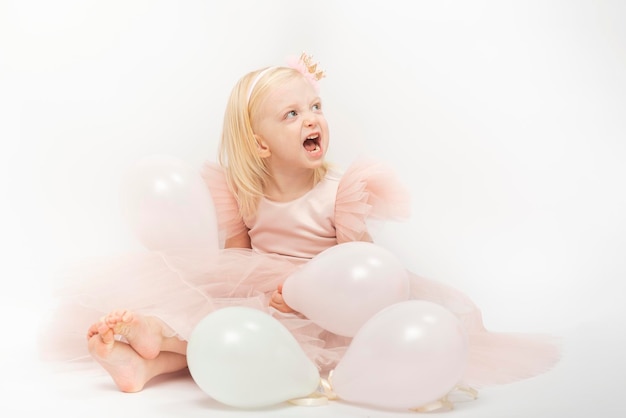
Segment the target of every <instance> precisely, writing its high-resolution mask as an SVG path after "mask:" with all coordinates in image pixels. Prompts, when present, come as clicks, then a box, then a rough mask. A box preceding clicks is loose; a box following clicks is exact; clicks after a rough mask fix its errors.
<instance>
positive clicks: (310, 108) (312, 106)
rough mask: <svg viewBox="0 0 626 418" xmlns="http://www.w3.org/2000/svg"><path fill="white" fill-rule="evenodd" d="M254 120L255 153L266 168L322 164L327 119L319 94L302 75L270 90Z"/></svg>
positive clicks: (324, 152) (311, 166)
mask: <svg viewBox="0 0 626 418" xmlns="http://www.w3.org/2000/svg"><path fill="white" fill-rule="evenodd" d="M255 120H256V123H254V126H253V128H254V133H255V137H256V139H257V143H258V150H259V156H260V157H261V158H265V159H266V161H267V163H268V167H269V168H270V169H272V170H278V169H281V168H282V169H286V170H292V169H302V168H306V169H314V168H317V167H319V166H320V165H321V164H322V162H323V160H324V156H325V155H326V151H327V149H328V141H329V137H328V123H327V122H326V119H325V118H324V114H323V112H322V102H321V100H320V98H319V96H318V95H317V93H316V92H315V89H314V88H313V86H312V85H311V84H310V83H309V82H308V81H307V80H305V79H304V78H303V77H294V78H293V79H291V80H289V81H287V82H286V83H284V84H282V85H281V86H279V87H276V88H275V89H273V90H272V91H270V92H269V93H268V94H267V96H266V97H265V99H264V101H263V102H262V103H261V107H260V109H259V114H258V116H257V117H256V118H255Z"/></svg>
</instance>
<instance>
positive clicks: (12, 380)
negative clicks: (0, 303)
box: [0, 306, 626, 418]
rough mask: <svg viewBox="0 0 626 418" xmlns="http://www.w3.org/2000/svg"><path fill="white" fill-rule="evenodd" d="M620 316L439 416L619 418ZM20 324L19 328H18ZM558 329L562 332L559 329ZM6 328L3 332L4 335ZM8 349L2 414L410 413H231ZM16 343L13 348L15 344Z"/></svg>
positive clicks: (20, 335)
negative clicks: (540, 370) (550, 364)
mask: <svg viewBox="0 0 626 418" xmlns="http://www.w3.org/2000/svg"><path fill="white" fill-rule="evenodd" d="M4 308H6V309H7V312H6V313H5V315H4V316H5V318H9V316H8V314H12V316H11V317H12V318H16V317H17V318H19V317H21V319H18V320H14V319H11V321H10V324H13V325H15V324H18V323H21V324H22V325H24V324H28V321H27V320H28V315H26V310H20V309H17V308H16V309H12V308H11V307H10V306H4ZM625 318H626V315H624V311H623V310H622V311H621V312H618V311H616V312H615V314H614V315H611V317H606V318H601V319H598V320H594V321H593V322H589V323H582V322H581V323H579V324H577V325H575V326H573V327H570V328H569V331H567V333H566V334H565V335H563V337H564V338H565V343H564V348H565V351H564V357H563V360H562V361H561V362H560V363H559V364H558V366H557V367H556V368H555V369H553V370H552V371H550V372H549V373H547V374H544V375H542V376H539V377H536V378H533V379H529V380H525V381H522V382H518V383H514V384H510V385H505V386H500V387H493V388H485V389H483V390H481V391H480V392H479V397H478V399H477V400H474V401H465V402H458V403H456V405H455V408H454V409H453V410H452V411H449V412H445V413H444V414H445V415H447V416H455V417H481V418H488V417H498V418H501V417H533V418H536V417H574V416H575V417H594V418H605V417H622V416H623V407H624V406H623V405H624V404H623V400H622V399H623V398H622V396H623V384H622V380H621V379H622V378H623V376H624V372H626V360H624V353H625V352H626V336H625V333H624V329H626V328H625V326H626V320H625ZM20 321H22V322H20ZM565 328H566V327H564V329H565ZM9 329H11V328H9ZM12 335H13V337H15V338H14V339H13V340H12V342H11V344H9V341H7V340H5V342H4V344H2V350H3V355H2V363H0V364H1V368H0V370H1V372H2V380H1V387H0V393H2V399H3V401H2V404H3V405H2V407H1V409H2V410H3V413H2V415H3V416H5V417H26V416H28V417H33V416H35V417H37V416H43V415H44V414H53V413H54V414H56V415H62V416H65V417H68V416H69V417H78V416H81V417H90V418H96V417H111V416H150V417H174V416H176V417H181V416H185V417H208V416H220V417H222V416H225V417H248V416H267V417H270V416H272V417H274V416H283V417H287V416H290V417H312V416H315V417H321V416H328V417H331V416H332V417H339V416H345V417H401V416H407V415H410V414H415V413H413V412H410V411H406V412H404V411H383V410H375V409H372V408H364V407H359V406H357V405H351V404H348V403H345V402H342V401H337V400H333V401H329V402H328V404H327V405H322V406H297V405H293V404H290V403H284V404H279V405H275V406H274V407H271V408H266V409H263V410H239V409H236V408H231V407H229V406H225V405H222V404H220V403H218V402H216V401H214V400H213V399H211V398H210V397H208V396H207V395H206V394H205V393H204V392H202V391H201V390H200V389H199V388H198V386H196V384H195V382H194V381H193V379H192V378H191V377H190V376H189V375H188V374H186V373H180V374H176V375H172V376H169V377H167V378H162V379H158V380H156V381H154V382H152V383H150V384H149V385H148V386H147V387H146V388H145V390H144V391H142V392H140V393H136V394H124V393H121V392H118V391H117V390H116V388H115V387H114V385H113V383H112V381H111V380H110V378H109V377H108V376H107V375H106V374H105V373H104V372H103V371H102V370H100V369H99V367H97V366H95V365H94V364H93V363H92V362H90V361H85V363H83V364H76V365H75V367H74V368H73V369H72V370H71V371H59V370H58V369H55V368H52V367H50V366H49V365H44V364H42V363H40V362H39V361H38V360H37V359H36V356H35V351H34V344H33V342H34V340H33V338H29V335H31V333H30V332H29V331H28V327H24V328H21V327H19V326H15V327H14V329H13V333H12ZM15 342H17V344H15Z"/></svg>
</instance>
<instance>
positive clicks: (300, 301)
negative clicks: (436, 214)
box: [283, 242, 409, 337]
mask: <svg viewBox="0 0 626 418" xmlns="http://www.w3.org/2000/svg"><path fill="white" fill-rule="evenodd" d="M283 298H284V299H285V302H286V303H287V304H288V305H289V306H290V307H291V308H293V309H295V310H296V311H298V312H300V313H302V314H303V315H305V316H306V317H307V318H309V319H310V320H311V321H313V322H315V323H316V324H318V325H319V326H321V327H322V328H324V329H327V330H329V331H331V332H334V333H335V334H339V335H344V336H348V337H352V336H354V335H355V334H356V333H357V331H358V330H359V328H361V326H362V325H363V324H364V323H365V322H366V321H367V320H368V319H370V318H371V317H372V316H373V315H374V314H376V313H377V312H379V311H380V310H381V309H383V308H385V307H387V306H390V305H393V304H394V303H397V302H401V301H406V300H407V299H408V298H409V279H408V273H407V271H406V268H405V267H404V266H403V265H402V263H401V262H400V260H399V259H398V258H397V257H396V256H395V255H394V254H393V253H391V252H390V251H389V250H387V249H385V248H383V247H381V246H378V245H375V244H372V243H369V242H348V243H344V244H339V245H336V246H334V247H331V248H329V249H327V250H325V251H323V252H321V253H320V254H318V255H317V256H316V257H314V258H313V259H312V260H311V261H309V262H308V263H307V264H305V265H303V266H302V267H301V268H300V269H299V270H298V271H296V272H295V273H294V274H292V275H291V276H290V277H288V278H287V280H285V283H284V284H283Z"/></svg>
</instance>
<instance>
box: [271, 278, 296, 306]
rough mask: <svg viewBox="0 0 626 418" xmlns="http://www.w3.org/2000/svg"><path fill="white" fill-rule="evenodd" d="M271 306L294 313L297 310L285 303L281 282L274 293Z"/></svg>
mask: <svg viewBox="0 0 626 418" xmlns="http://www.w3.org/2000/svg"><path fill="white" fill-rule="evenodd" d="M270 306H271V307H272V308H274V309H276V310H278V311H280V312H282V313H293V312H295V311H294V310H293V309H291V308H290V307H289V305H287V304H286V303H285V299H283V285H282V284H279V285H278V289H276V290H275V291H274V293H272V298H271V299H270Z"/></svg>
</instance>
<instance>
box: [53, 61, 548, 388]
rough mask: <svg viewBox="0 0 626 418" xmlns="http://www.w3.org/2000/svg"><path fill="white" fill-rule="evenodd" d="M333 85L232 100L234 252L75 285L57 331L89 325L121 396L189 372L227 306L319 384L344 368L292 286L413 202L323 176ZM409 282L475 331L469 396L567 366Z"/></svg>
mask: <svg viewBox="0 0 626 418" xmlns="http://www.w3.org/2000/svg"><path fill="white" fill-rule="evenodd" d="M322 76H323V74H322V73H321V72H320V71H317V69H316V67H315V65H313V64H312V63H311V62H310V59H309V58H308V57H306V56H304V55H303V56H302V57H301V58H300V60H299V61H298V62H295V63H293V64H292V65H291V66H285V67H270V68H265V69H262V70H258V71H253V72H251V73H249V74H247V75H245V76H244V77H242V78H241V79H240V80H239V82H238V83H237V84H236V85H235V87H234V89H233V90H232V93H231V95H230V99H229V101H228V105H227V108H226V113H225V117H224V127H223V133H222V138H221V143H220V149H219V151H220V154H219V162H220V164H219V165H217V164H212V163H207V164H206V165H205V166H204V168H203V171H202V175H203V178H204V179H205V181H206V184H207V186H208V187H209V189H210V192H211V195H212V198H213V202H214V205H215V209H216V212H217V219H218V223H219V228H220V232H221V234H222V238H223V242H224V248H223V249H221V250H218V251H217V252H214V251H208V250H205V249H202V248H197V249H181V250H178V251H174V250H173V251H162V252H146V253H145V254H134V255H128V256H126V257H125V258H122V259H119V258H117V259H115V260H104V261H103V262H102V263H101V264H95V263H93V264H91V265H89V266H86V267H85V268H82V269H80V270H78V272H77V273H76V274H75V277H76V283H74V284H73V285H71V286H69V287H68V288H67V289H66V293H65V295H64V296H63V297H62V304H61V306H60V309H59V311H58V312H57V314H56V316H55V317H54V318H53V323H57V324H63V325H62V326H61V325H56V326H54V328H55V329H56V333H55V335H57V338H60V335H59V330H61V329H68V328H69V329H70V331H72V330H76V329H77V328H76V327H75V326H72V325H71V324H72V321H74V323H75V322H76V319H78V320H79V321H80V320H85V321H90V322H92V323H91V325H85V328H86V329H88V331H87V340H88V341H87V348H88V352H89V354H90V355H91V357H93V359H95V360H96V361H97V362H98V363H99V364H100V365H102V367H103V368H104V369H106V371H107V372H108V373H109V374H110V375H111V377H112V379H113V381H114V382H115V384H116V385H117V387H118V388H119V389H120V390H121V391H124V392H137V391H140V390H142V389H143V387H144V385H145V384H146V383H147V382H148V381H150V380H151V379H152V378H154V377H155V376H158V375H161V374H164V373H169V372H175V371H178V370H182V369H184V368H185V367H186V366H187V361H186V356H185V353H186V347H187V340H188V338H189V336H190V334H191V332H192V330H193V329H194V326H195V325H196V324H197V323H198V322H199V321H200V320H201V319H202V318H204V317H205V316H206V315H207V314H209V313H210V312H212V311H214V310H216V309H219V308H222V307H225V306H232V305H238V306H249V307H254V308H256V309H260V310H263V311H265V312H267V313H268V314H270V315H272V316H274V317H275V318H277V319H278V320H279V321H281V323H282V324H283V325H285V326H286V327H287V328H288V329H289V330H290V331H291V332H292V334H293V335H294V336H295V337H296V339H297V340H298V342H299V343H300V345H301V346H302V348H303V350H304V351H305V352H306V354H307V355H308V356H309V358H310V359H311V360H312V361H313V362H314V363H315V364H316V365H317V366H318V368H319V370H320V372H321V373H322V374H327V373H328V372H329V371H331V370H332V369H333V368H334V367H335V366H336V365H337V363H338V361H339V360H340V359H341V356H342V354H343V353H344V352H345V350H346V349H347V347H348V345H349V344H350V338H348V337H343V336H339V335H335V334H333V333H331V332H329V331H327V330H324V329H322V328H321V327H319V326H318V325H316V324H315V323H313V322H312V321H310V320H308V319H307V318H305V317H304V316H303V315H301V314H299V313H297V312H293V311H292V309H291V308H290V307H289V306H288V305H287V304H286V303H285V301H284V299H283V297H282V294H281V286H282V283H283V282H284V281H285V279H286V278H287V277H289V275H290V274H291V273H292V272H294V271H295V270H296V269H298V268H299V267H300V266H302V265H303V264H304V263H306V262H307V261H308V260H310V259H312V258H313V257H315V256H316V255H317V254H319V253H320V252H321V251H323V250H325V249H327V248H329V247H331V246H334V245H337V244H339V243H343V242H349V241H370V240H371V238H370V236H369V234H368V231H367V227H366V221H367V220H368V219H370V218H378V219H400V218H405V217H406V216H407V215H408V202H409V197H408V194H407V193H406V190H405V189H404V188H403V187H402V186H401V185H400V183H399V182H398V181H397V180H396V179H395V177H394V175H393V172H392V171H391V170H390V169H389V168H387V167H385V166H384V165H382V164H378V163H372V162H365V161H359V162H356V163H354V164H352V165H351V166H350V167H349V168H348V169H347V170H346V171H345V172H343V173H341V172H339V171H338V170H335V169H333V168H331V167H330V166H329V164H328V163H327V162H326V160H325V156H326V152H327V150H328V146H329V129H328V124H327V122H326V119H325V118H324V113H323V106H322V101H321V99H320V97H319V95H318V89H317V83H318V80H319V79H320V78H321V77H322ZM409 275H410V281H411V297H412V298H415V299H423V300H429V301H434V302H436V303H439V304H441V305H443V306H444V307H446V308H448V309H449V310H450V311H452V312H453V313H455V314H456V315H457V316H458V317H459V318H460V319H461V321H462V323H463V324H464V325H465V327H466V329H467V332H468V335H469V344H470V349H469V350H470V353H469V365H468V369H467V373H466V376H465V382H464V383H466V384H468V385H472V386H475V387H480V386H484V385H488V384H498V383H506V382H511V381H515V380H518V379H522V378H526V377H530V376H534V375H536V374H539V373H542V372H544V371H546V370H548V369H549V368H550V367H551V366H552V365H553V364H554V363H555V362H556V361H557V359H558V356H559V351H558V348H557V347H556V346H555V345H553V344H552V343H551V341H550V340H549V339H547V338H544V337H543V336H531V335H516V334H505V333H493V332H489V331H487V330H486V329H485V328H484V326H483V323H482V319H481V313H480V311H479V309H478V308H477V307H476V306H475V305H474V304H473V303H472V301H471V300H469V299H468V298H467V297H466V296H465V295H464V294H462V293H461V292H459V291H456V290H454V289H452V288H450V287H447V286H445V285H443V284H441V283H437V282H434V281H431V280H428V279H425V278H422V277H418V276H416V275H415V274H412V273H409ZM117 307H123V308H124V309H116V308H117ZM101 315H104V316H101ZM99 317H100V319H98V318H99ZM85 328H82V329H85ZM83 332H84V331H83ZM83 335H84V334H83ZM61 338H63V341H59V342H60V343H62V344H64V345H61V346H59V348H58V351H57V352H56V353H51V352H50V351H48V354H50V355H53V356H55V357H56V358H59V357H62V358H65V359H70V358H77V357H80V356H81V354H83V353H82V350H84V342H83V343H82V344H80V345H77V344H76V343H75V339H71V338H67V339H66V338H65V337H61ZM82 338H84V337H82ZM83 341H84V340H83ZM46 343H47V344H49V343H50V341H46ZM68 344H71V345H70V346H69V349H68ZM48 346H49V345H48ZM72 350H73V351H72ZM85 354H86V353H85ZM364 367H367V366H366V365H364Z"/></svg>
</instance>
